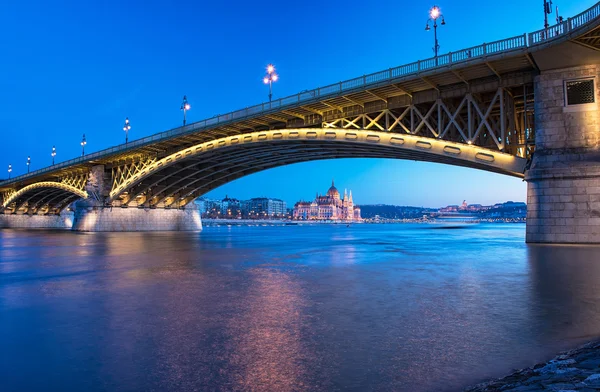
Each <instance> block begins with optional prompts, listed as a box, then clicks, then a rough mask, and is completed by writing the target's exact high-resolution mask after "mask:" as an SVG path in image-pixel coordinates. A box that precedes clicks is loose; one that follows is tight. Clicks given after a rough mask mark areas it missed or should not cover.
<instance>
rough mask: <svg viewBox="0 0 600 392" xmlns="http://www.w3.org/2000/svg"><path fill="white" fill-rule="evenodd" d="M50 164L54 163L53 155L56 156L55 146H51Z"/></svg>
mask: <svg viewBox="0 0 600 392" xmlns="http://www.w3.org/2000/svg"><path fill="white" fill-rule="evenodd" d="M50 155H52V165H54V157H55V156H56V147H55V146H52V154H50Z"/></svg>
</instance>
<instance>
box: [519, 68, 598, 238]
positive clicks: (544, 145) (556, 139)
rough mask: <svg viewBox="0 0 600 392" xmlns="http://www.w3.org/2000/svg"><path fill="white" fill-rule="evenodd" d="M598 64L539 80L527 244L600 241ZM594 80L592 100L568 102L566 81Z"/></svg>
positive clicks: (546, 73)
mask: <svg viewBox="0 0 600 392" xmlns="http://www.w3.org/2000/svg"><path fill="white" fill-rule="evenodd" d="M599 76H600V64H593V65H585V66H580V67H574V68H567V69H560V70H551V71H544V72H542V73H541V74H540V75H538V76H537V77H536V80H535V126H536V135H535V140H536V150H535V153H534V156H533V160H532V163H531V167H530V169H529V170H528V171H527V172H526V175H525V180H526V181H527V235H526V240H527V242H532V243H571V244H583V243H591V244H598V243H600V111H599V110H598V103H599V102H600V93H599V90H600V89H599V88H598V81H599ZM584 80H593V81H594V88H595V90H594V93H593V97H594V102H593V103H584V104H574V105H567V101H566V89H567V87H566V82H569V81H584Z"/></svg>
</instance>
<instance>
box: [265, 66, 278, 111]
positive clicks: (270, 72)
mask: <svg viewBox="0 0 600 392" xmlns="http://www.w3.org/2000/svg"><path fill="white" fill-rule="evenodd" d="M277 79H279V75H277V74H276V73H275V66H274V65H273V64H269V65H267V74H266V75H265V77H264V79H263V82H264V83H265V84H268V85H269V102H271V98H273V82H276V81H277Z"/></svg>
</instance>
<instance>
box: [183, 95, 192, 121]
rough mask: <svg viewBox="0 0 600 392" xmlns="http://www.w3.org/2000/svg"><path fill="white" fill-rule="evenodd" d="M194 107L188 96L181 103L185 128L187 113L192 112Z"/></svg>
mask: <svg viewBox="0 0 600 392" xmlns="http://www.w3.org/2000/svg"><path fill="white" fill-rule="evenodd" d="M191 108H192V107H191V106H190V104H189V103H188V100H187V96H186V95H184V96H183V102H182V103H181V110H182V111H183V126H185V113H186V112H187V111H188V110H190V109H191Z"/></svg>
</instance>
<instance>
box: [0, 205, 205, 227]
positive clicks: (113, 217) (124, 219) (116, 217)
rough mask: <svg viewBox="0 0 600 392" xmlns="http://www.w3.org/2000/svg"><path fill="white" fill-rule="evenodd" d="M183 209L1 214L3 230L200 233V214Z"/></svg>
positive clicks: (88, 207)
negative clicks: (57, 213) (58, 213)
mask: <svg viewBox="0 0 600 392" xmlns="http://www.w3.org/2000/svg"><path fill="white" fill-rule="evenodd" d="M190 204H192V205H190V206H188V207H186V208H184V209H142V208H118V207H115V208H103V207H98V206H92V205H89V204H86V203H81V204H80V205H77V204H76V208H75V211H74V212H73V211H65V212H63V213H61V214H60V215H16V214H8V215H3V214H0V229H60V230H74V231H200V230H202V221H201V219H200V211H198V209H197V208H196V207H195V206H194V205H193V203H190Z"/></svg>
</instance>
